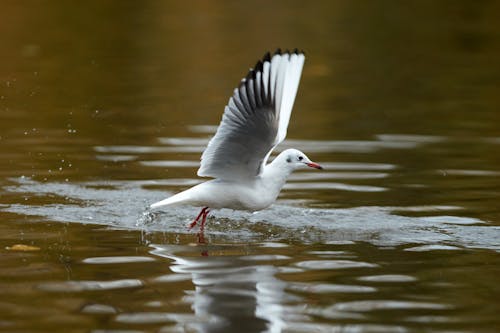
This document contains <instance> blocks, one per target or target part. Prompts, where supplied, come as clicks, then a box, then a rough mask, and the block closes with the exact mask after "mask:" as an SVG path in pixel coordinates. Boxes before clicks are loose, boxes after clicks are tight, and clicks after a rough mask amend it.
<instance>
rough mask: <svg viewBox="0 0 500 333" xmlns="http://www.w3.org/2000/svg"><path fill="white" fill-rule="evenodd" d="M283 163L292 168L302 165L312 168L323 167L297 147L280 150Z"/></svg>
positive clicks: (301, 166) (298, 167)
mask: <svg viewBox="0 0 500 333" xmlns="http://www.w3.org/2000/svg"><path fill="white" fill-rule="evenodd" d="M280 155H283V157H284V159H285V163H286V164H287V165H288V166H289V167H290V168H291V169H293V170H295V169H300V168H303V167H309V168H314V169H323V167H322V166H321V165H319V164H318V163H315V162H313V161H311V160H310V159H309V158H308V157H307V156H306V154H304V153H303V152H301V151H300V150H297V149H287V150H285V151H284V152H282V153H281V154H280Z"/></svg>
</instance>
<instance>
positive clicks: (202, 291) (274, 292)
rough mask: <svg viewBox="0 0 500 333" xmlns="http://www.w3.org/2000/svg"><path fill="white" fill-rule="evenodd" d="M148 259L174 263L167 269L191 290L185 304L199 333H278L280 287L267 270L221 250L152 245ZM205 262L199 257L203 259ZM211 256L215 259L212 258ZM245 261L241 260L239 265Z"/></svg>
mask: <svg viewBox="0 0 500 333" xmlns="http://www.w3.org/2000/svg"><path fill="white" fill-rule="evenodd" d="M153 247H154V250H153V251H151V253H152V254H154V255H157V256H162V257H167V258H169V259H172V260H174V262H173V263H172V265H171V267H170V269H171V270H172V271H173V272H175V273H178V274H190V275H191V279H192V282H193V284H194V286H195V290H194V296H193V297H192V299H189V302H191V307H192V309H193V310H194V312H195V315H196V317H197V318H204V319H206V320H200V321H199V322H198V323H197V324H195V325H196V326H197V327H196V328H197V329H198V330H199V331H200V332H280V331H281V330H282V328H283V326H284V320H283V306H282V304H283V301H284V300H285V299H286V298H289V297H291V296H290V295H288V294H286V293H285V291H284V289H285V283H284V282H283V281H280V280H278V279H277V278H276V277H275V274H276V273H277V268H276V267H275V266H273V265H269V264H266V265H259V264H256V262H255V261H253V260H246V259H248V258H246V257H245V256H230V255H221V253H224V252H226V253H230V252H231V251H230V250H231V249H230V248H227V247H215V246H213V245H211V247H212V249H208V250H207V249H201V247H199V246H197V247H194V246H193V247H188V246H170V245H153ZM193 251H197V252H193ZM207 251H208V253H210V256H203V257H202V256H200V252H201V254H203V253H207ZM215 254H217V255H215ZM245 258H246V259H245Z"/></svg>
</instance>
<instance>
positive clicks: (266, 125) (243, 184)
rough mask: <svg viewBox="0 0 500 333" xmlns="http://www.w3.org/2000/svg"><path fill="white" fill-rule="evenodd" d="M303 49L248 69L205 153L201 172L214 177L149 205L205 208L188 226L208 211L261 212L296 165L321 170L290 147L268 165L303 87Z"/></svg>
mask: <svg viewBox="0 0 500 333" xmlns="http://www.w3.org/2000/svg"><path fill="white" fill-rule="evenodd" d="M304 59H305V56H304V53H303V52H299V51H298V50H297V49H295V50H294V51H293V52H288V51H286V52H283V53H282V52H281V51H280V50H279V49H278V50H277V51H276V52H275V53H274V54H273V55H272V56H271V55H270V54H269V52H268V53H267V54H266V55H265V56H264V58H263V59H262V60H260V61H258V62H257V64H256V65H255V68H253V69H250V71H249V73H248V75H247V76H246V78H244V79H243V80H241V83H240V85H239V87H238V88H236V89H235V90H234V93H233V96H232V97H231V98H230V99H229V103H228V104H227V106H226V107H225V109H224V114H223V116H222V121H221V123H220V125H219V127H218V128H217V132H216V133H215V136H214V137H213V138H212V139H211V140H210V142H209V143H208V146H207V147H206V149H205V151H204V152H203V154H202V156H201V165H200V168H199V169H198V173H197V174H198V176H200V177H213V178H215V179H212V180H209V181H206V182H204V183H201V184H198V185H196V186H193V187H191V188H189V189H187V190H185V191H183V192H180V193H177V194H175V195H173V196H171V197H169V198H167V199H165V200H162V201H159V202H156V203H154V204H152V205H151V208H158V207H162V206H167V205H177V204H188V205H193V206H201V207H203V208H202V210H201V212H200V213H199V214H198V216H197V217H196V219H195V220H194V221H193V222H192V223H191V224H190V228H192V227H194V226H195V225H196V223H197V222H198V221H199V220H200V218H202V222H201V226H200V230H203V228H204V225H205V221H206V218H207V215H208V213H209V211H210V209H219V208H230V209H237V210H248V211H258V210H262V209H265V208H267V207H269V206H270V205H271V204H272V203H274V202H275V201H276V198H277V197H278V194H279V193H280V191H281V188H282V187H283V185H285V182H286V180H287V178H288V176H289V175H290V174H291V173H292V172H293V171H294V170H296V169H299V168H302V167H311V168H316V169H322V167H321V166H320V165H319V164H317V163H314V162H312V161H311V160H310V159H309V158H308V157H307V156H306V155H305V154H304V153H303V152H301V151H299V150H297V149H287V150H285V151H283V152H282V153H280V154H279V155H278V156H277V157H276V158H275V159H274V160H273V161H272V162H271V163H269V164H267V160H268V158H269V155H270V154H271V152H272V150H273V149H274V147H276V146H277V145H278V144H279V143H280V142H282V141H283V140H284V139H285V137H286V132H287V127H288V122H289V120H290V114H291V112H292V107H293V103H294V101H295V95H296V94H297V88H298V86H299V81H300V76H301V73H302V67H303V65H304Z"/></svg>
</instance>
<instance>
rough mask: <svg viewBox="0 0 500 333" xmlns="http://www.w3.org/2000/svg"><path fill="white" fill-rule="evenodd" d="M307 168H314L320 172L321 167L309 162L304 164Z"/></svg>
mask: <svg viewBox="0 0 500 333" xmlns="http://www.w3.org/2000/svg"><path fill="white" fill-rule="evenodd" d="M306 164H307V166H308V167H311V168H315V169H319V170H322V169H323V167H322V166H321V165H319V164H318V163H314V162H311V163H306Z"/></svg>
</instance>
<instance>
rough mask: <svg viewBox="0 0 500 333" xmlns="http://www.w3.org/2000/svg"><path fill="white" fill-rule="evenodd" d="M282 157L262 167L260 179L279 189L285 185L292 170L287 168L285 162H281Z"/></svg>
mask: <svg viewBox="0 0 500 333" xmlns="http://www.w3.org/2000/svg"><path fill="white" fill-rule="evenodd" d="M280 157H283V156H278V157H276V158H275V159H274V160H273V161H272V162H271V163H269V164H267V165H266V166H265V167H264V172H263V173H262V179H263V180H264V181H265V182H267V183H268V184H272V185H273V186H275V187H277V188H279V190H281V188H282V187H283V186H284V185H285V183H286V180H287V179H288V176H290V174H291V173H292V171H293V170H292V169H291V168H289V167H288V165H287V163H286V161H283V160H282V158H280Z"/></svg>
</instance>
